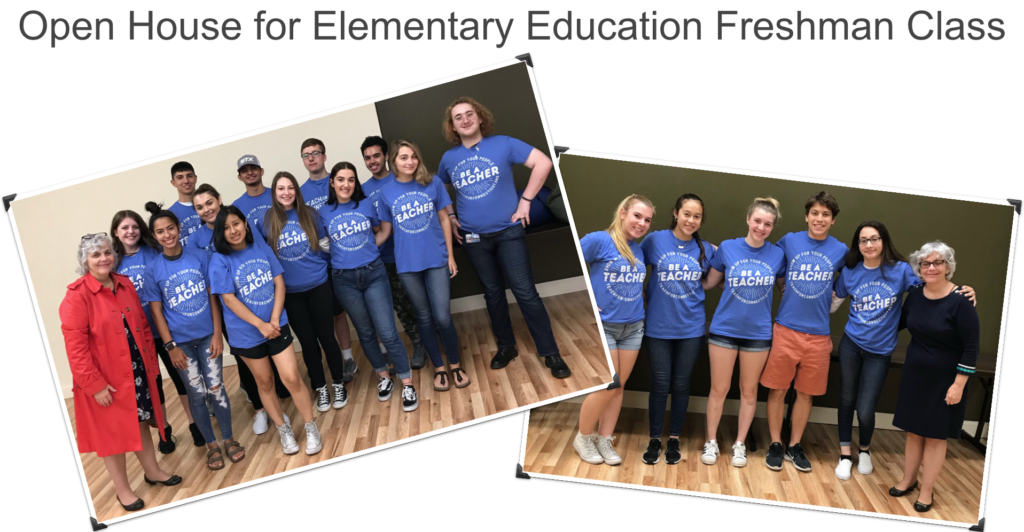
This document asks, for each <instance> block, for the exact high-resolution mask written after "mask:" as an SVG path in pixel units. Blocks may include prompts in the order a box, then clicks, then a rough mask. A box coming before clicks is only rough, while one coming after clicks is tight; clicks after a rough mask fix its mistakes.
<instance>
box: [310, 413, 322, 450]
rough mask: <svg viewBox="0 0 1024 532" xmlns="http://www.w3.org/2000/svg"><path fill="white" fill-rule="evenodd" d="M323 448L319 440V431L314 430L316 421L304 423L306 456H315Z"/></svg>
mask: <svg viewBox="0 0 1024 532" xmlns="http://www.w3.org/2000/svg"><path fill="white" fill-rule="evenodd" d="M323 448H324V442H323V440H321V439H320V429H318V428H316V420H313V421H310V422H309V423H306V454H316V453H318V452H320V450H321V449H323Z"/></svg>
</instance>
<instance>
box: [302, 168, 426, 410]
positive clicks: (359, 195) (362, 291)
mask: <svg viewBox="0 0 1024 532" xmlns="http://www.w3.org/2000/svg"><path fill="white" fill-rule="evenodd" d="M329 179H330V188H329V189H328V192H327V203H326V204H325V205H324V206H323V207H321V208H320V217H321V220H323V224H324V225H323V228H322V229H323V231H324V233H325V234H326V235H327V237H326V240H327V241H328V242H329V249H330V252H331V267H332V272H331V281H332V283H333V286H334V293H335V294H336V295H337V296H338V299H339V300H340V301H341V304H342V305H344V307H345V308H346V309H347V310H348V315H349V316H350V317H351V318H352V324H353V325H354V326H355V328H356V334H358V336H359V342H360V344H361V345H362V346H363V352H364V353H365V354H366V358H367V359H369V360H370V363H371V364H372V365H373V370H374V371H376V372H377V375H378V376H379V377H380V382H379V383H378V384H377V398H378V399H379V400H381V401H387V400H388V399H390V398H391V391H392V389H393V388H394V386H395V385H394V382H393V381H392V380H391V376H390V375H389V374H388V364H387V361H386V360H385V358H384V353H383V352H381V349H380V344H378V343H377V336H378V335H380V339H381V342H383V343H384V346H385V347H386V348H387V349H388V352H389V353H394V354H395V355H396V356H394V357H392V360H393V361H394V364H395V370H396V372H397V373H398V378H399V379H401V380H402V409H403V410H404V411H406V412H411V411H413V410H416V407H418V406H419V400H418V399H417V397H416V388H415V387H413V385H412V370H411V369H410V368H409V360H408V358H406V356H405V346H404V345H403V344H402V340H401V338H400V337H399V336H398V329H397V328H396V327H395V307H394V305H393V303H392V299H391V285H390V283H389V281H388V274H387V269H386V268H385V267H384V261H383V260H382V259H381V256H380V250H379V246H380V245H381V244H383V243H384V242H385V241H386V240H387V239H388V237H390V236H391V235H390V232H389V231H382V230H381V229H380V225H381V223H380V219H379V218H378V217H377V209H376V208H375V207H374V205H373V201H372V200H370V199H369V198H367V197H366V194H364V193H363V187H362V184H360V183H359V177H358V176H357V175H356V167H355V166H354V165H353V164H352V163H349V162H344V161H343V162H340V163H338V164H336V165H334V168H332V169H331V176H330V178H329Z"/></svg>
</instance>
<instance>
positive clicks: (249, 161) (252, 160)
mask: <svg viewBox="0 0 1024 532" xmlns="http://www.w3.org/2000/svg"><path fill="white" fill-rule="evenodd" d="M249 165H252V166H259V167H260V168H263V167H262V166H260V160H259V159H257V158H256V156H255V155H243V156H241V157H240V158H239V159H238V169H239V170H241V169H242V167H243V166H249Z"/></svg>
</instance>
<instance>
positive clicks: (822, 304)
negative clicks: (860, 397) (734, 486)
mask: <svg viewBox="0 0 1024 532" xmlns="http://www.w3.org/2000/svg"><path fill="white" fill-rule="evenodd" d="M804 213H805V217H804V220H805V221H806V222H807V231H800V232H799V233H789V234H787V235H785V236H783V237H782V238H781V239H779V241H778V243H777V244H776V245H777V246H778V247H780V248H782V250H783V251H784V252H785V253H786V268H785V272H786V273H785V276H784V278H781V279H778V280H777V281H776V284H777V285H778V286H779V288H780V289H781V290H782V302H781V304H780V305H779V313H778V315H777V316H776V317H775V326H774V327H773V328H772V348H771V352H770V353H769V354H768V362H767V363H766V364H765V368H764V372H763V373H762V374H761V385H762V386H764V387H765V388H768V389H769V392H768V429H769V431H770V433H771V437H772V444H771V446H769V447H768V454H767V455H766V456H765V465H767V466H768V469H771V470H773V471H779V470H781V469H782V464H783V461H784V460H788V461H790V462H792V463H793V465H794V466H795V467H796V469H797V470H798V471H803V472H809V471H810V470H811V462H810V460H808V459H807V456H806V455H805V454H804V450H803V447H801V445H800V438H801V437H802V436H803V432H804V428H806V427H807V421H808V420H809V419H810V416H811V406H812V403H813V399H814V396H816V395H824V394H825V388H826V387H827V385H828V366H829V362H830V360H831V356H832V336H831V334H830V331H829V310H830V307H831V306H832V298H833V297H834V292H833V287H834V285H835V281H836V279H837V278H838V276H839V271H840V270H842V268H843V266H844V265H845V260H846V253H847V252H848V251H849V249H848V248H847V247H846V244H843V243H842V242H840V241H838V240H836V238H835V237H832V236H829V234H828V231H829V229H831V228H832V225H833V224H835V223H836V217H837V216H838V215H839V203H838V202H837V201H836V199H835V198H833V197H832V195H831V194H829V193H828V192H825V191H822V192H819V193H818V194H816V195H814V196H812V197H811V198H810V199H808V200H807V203H806V204H805V205H804ZM790 383H792V384H793V388H794V389H795V390H796V403H795V404H794V405H793V411H792V414H791V418H790V423H791V428H790V436H789V446H788V447H786V448H783V445H782V421H783V418H784V417H785V409H786V405H785V400H786V393H787V392H788V391H789V386H790Z"/></svg>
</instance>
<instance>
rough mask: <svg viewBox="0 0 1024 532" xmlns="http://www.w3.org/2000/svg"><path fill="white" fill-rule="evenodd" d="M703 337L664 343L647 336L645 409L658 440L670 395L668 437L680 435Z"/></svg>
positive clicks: (659, 339) (664, 341)
mask: <svg viewBox="0 0 1024 532" xmlns="http://www.w3.org/2000/svg"><path fill="white" fill-rule="evenodd" d="M702 345H704V337H703V336H698V337H697V338H684V339H680V340H663V339H661V338H651V337H650V336H648V337H647V357H648V359H649V360H650V361H651V393H650V395H649V398H648V404H647V408H648V410H649V415H650V418H651V437H652V438H660V437H661V429H662V426H663V425H664V423H665V400H666V399H667V398H668V394H669V393H671V394H672V424H671V426H670V427H669V433H668V434H669V436H680V435H682V433H683V422H685V421H686V408H687V407H688V406H689V404H690V374H691V373H692V372H693V365H694V364H696V363H697V357H698V356H699V355H700V348H701V346H702Z"/></svg>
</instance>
